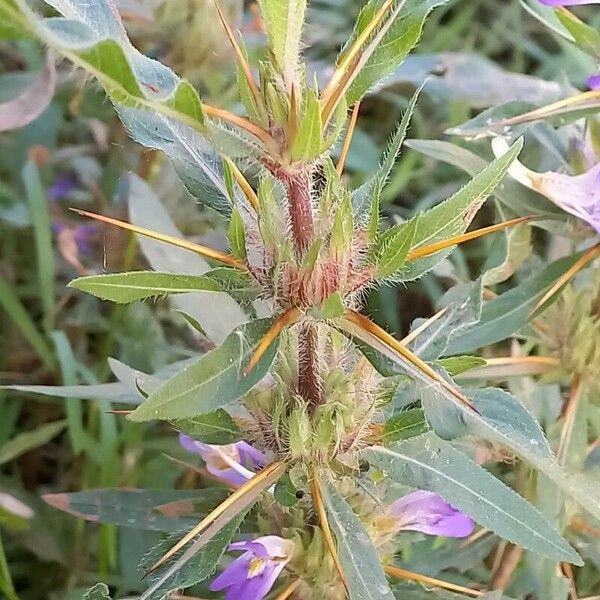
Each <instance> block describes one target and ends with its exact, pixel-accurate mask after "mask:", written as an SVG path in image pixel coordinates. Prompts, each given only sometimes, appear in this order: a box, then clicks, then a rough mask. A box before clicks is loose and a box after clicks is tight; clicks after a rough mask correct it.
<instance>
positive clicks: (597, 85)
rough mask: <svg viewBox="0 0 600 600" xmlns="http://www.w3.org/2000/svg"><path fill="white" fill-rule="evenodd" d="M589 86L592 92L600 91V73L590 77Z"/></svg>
mask: <svg viewBox="0 0 600 600" xmlns="http://www.w3.org/2000/svg"><path fill="white" fill-rule="evenodd" d="M599 2H600V0H599ZM587 86H588V87H589V88H590V90H600V73H598V74H597V75H592V76H591V77H588V79H587Z"/></svg>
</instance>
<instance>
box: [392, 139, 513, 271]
mask: <svg viewBox="0 0 600 600" xmlns="http://www.w3.org/2000/svg"><path fill="white" fill-rule="evenodd" d="M522 147H523V140H522V139H519V140H517V141H516V142H515V143H514V144H513V145H512V146H511V149H510V151H509V152H507V153H506V154H505V155H504V156H502V157H500V158H497V159H496V160H494V161H492V162H491V163H490V164H489V165H487V166H486V167H485V168H484V169H483V170H482V171H481V172H480V173H479V174H478V175H476V176H475V177H474V178H473V179H471V181H469V183H467V184H466V185H465V186H464V187H463V188H462V189H460V190H459V191H458V192H456V194H454V195H453V196H452V197H450V198H448V200H445V201H444V202H442V203H441V204H438V205H437V206H435V207H434V208H432V209H430V210H428V211H427V212H425V213H422V214H420V215H417V217H414V218H413V219H411V220H410V221H407V222H406V223H401V224H399V225H396V226H395V227H393V228H392V229H391V230H390V231H392V232H396V231H399V230H401V229H404V228H408V227H410V226H412V225H411V223H412V221H414V220H415V219H417V218H418V219H419V223H418V225H417V226H416V233H415V236H414V242H413V248H412V249H414V248H418V247H421V246H428V245H430V244H434V243H436V242H440V241H443V240H446V239H448V238H450V237H453V236H457V235H460V234H462V233H464V232H465V231H466V230H467V227H468V226H469V224H470V223H471V221H472V220H473V217H474V216H475V214H476V213H477V211H478V210H479V209H480V208H481V206H482V204H483V203H484V202H485V201H486V199H487V198H488V197H489V196H490V194H491V193H492V192H493V191H494V190H495V189H496V187H497V186H498V184H499V183H500V182H501V181H502V178H503V177H504V175H505V173H506V171H507V170H508V167H509V166H510V165H511V164H512V162H513V161H514V159H515V158H516V157H517V155H518V154H519V152H520V151H521V148H522ZM388 235H396V233H389V234H388ZM398 235H399V234H398ZM450 252H451V248H449V249H447V250H442V251H440V252H436V253H435V254H432V255H430V256H425V257H422V258H417V259H415V260H412V261H410V262H407V263H406V264H405V265H404V267H403V268H402V269H401V270H400V271H399V272H398V273H397V274H395V277H396V278H398V279H399V280H400V281H411V280H413V279H416V278H418V277H421V276H422V275H423V274H425V273H426V272H427V271H429V270H431V269H433V267H434V266H435V265H436V264H437V263H439V262H440V261H441V260H443V259H444V258H445V257H446V256H447V255H448V254H449V253H450Z"/></svg>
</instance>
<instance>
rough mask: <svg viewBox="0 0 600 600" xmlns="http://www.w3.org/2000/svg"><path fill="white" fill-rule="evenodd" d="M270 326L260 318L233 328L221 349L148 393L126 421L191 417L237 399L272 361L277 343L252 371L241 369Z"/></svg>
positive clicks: (216, 349) (211, 352)
mask: <svg viewBox="0 0 600 600" xmlns="http://www.w3.org/2000/svg"><path fill="white" fill-rule="evenodd" d="M272 323H273V321H272V319H260V320H257V321H253V322H252V323H248V324H247V325H242V326H241V327H239V328H237V329H236V330H234V331H233V332H232V333H231V334H229V336H228V337H227V339H226V340H225V341H224V342H223V344H222V345H221V346H219V347H218V348H215V349H214V350H211V351H210V352H208V353H207V354H205V355H204V356H203V357H202V358H201V359H200V360H199V361H198V362H196V363H195V364H193V365H191V366H190V367H188V368H187V369H185V370H183V371H182V372H181V373H178V374H177V375H175V377H173V378H172V379H170V380H169V381H167V383H165V385H163V386H162V387H161V388H159V389H158V390H157V391H156V392H154V393H152V394H150V396H148V398H147V400H146V401H145V402H144V403H143V404H142V405H141V406H139V407H138V408H137V409H136V410H135V411H134V412H133V413H132V414H131V415H130V416H129V418H130V419H132V420H133V421H150V420H152V419H167V420H172V419H181V418H185V417H194V416H196V415H199V414H202V413H207V412H212V411H214V410H216V409H217V408H220V407H222V406H225V405H226V404H229V403H231V402H233V401H234V400H237V399H238V398H241V397H242V396H243V395H244V394H246V392H248V391H249V390H250V389H252V388H253V387H254V386H255V385H256V384H257V383H258V382H259V381H260V380H261V379H262V378H263V377H264V376H265V375H266V374H267V371H268V370H269V367H270V365H271V363H272V362H273V359H274V358H275V354H276V352H277V348H278V343H277V340H275V342H274V343H272V344H271V346H270V347H269V348H268V349H267V350H266V351H265V353H264V354H263V356H262V357H261V359H260V360H259V361H258V364H257V365H256V366H255V367H254V369H253V370H252V371H251V372H250V373H249V374H248V375H245V374H244V368H245V367H246V365H247V363H248V361H249V360H250V358H251V356H252V355H253V353H254V351H255V350H256V348H257V347H258V345H259V343H260V341H261V339H262V338H263V336H264V335H265V334H266V333H267V331H268V330H269V328H270V326H271V325H272Z"/></svg>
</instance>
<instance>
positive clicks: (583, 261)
mask: <svg viewBox="0 0 600 600" xmlns="http://www.w3.org/2000/svg"><path fill="white" fill-rule="evenodd" d="M598 256H600V242H599V243H597V244H595V245H594V246H592V247H591V248H590V249H589V250H588V251H587V252H585V254H583V255H582V256H581V257H580V258H579V260H577V262H576V263H575V264H574V265H573V266H572V267H571V268H570V269H568V270H567V271H565V272H564V273H563V274H562V275H561V276H560V277H559V278H558V279H557V280H556V283H555V284H554V285H553V286H552V287H551V288H550V289H549V290H548V291H547V292H546V293H545V294H544V296H543V297H542V299H541V300H540V301H539V302H538V303H537V304H536V305H535V308H534V309H533V310H532V311H531V312H532V314H533V313H535V312H536V311H537V310H538V309H539V308H540V307H542V306H543V305H544V304H546V302H548V300H550V298H552V296H554V294H556V293H558V292H559V291H560V290H561V289H562V288H563V286H565V285H566V284H567V283H568V282H569V281H570V280H571V279H573V277H575V275H577V273H579V271H581V269H583V268H584V267H585V266H586V265H587V264H588V263H590V262H592V261H593V260H594V259H595V258H597V257H598Z"/></svg>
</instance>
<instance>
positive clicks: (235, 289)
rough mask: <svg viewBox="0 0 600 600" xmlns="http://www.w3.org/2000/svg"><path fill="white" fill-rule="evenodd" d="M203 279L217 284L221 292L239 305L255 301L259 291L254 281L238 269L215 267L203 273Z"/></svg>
mask: <svg viewBox="0 0 600 600" xmlns="http://www.w3.org/2000/svg"><path fill="white" fill-rule="evenodd" d="M204 277H208V278H209V279H211V280H213V281H215V282H217V283H218V284H219V286H220V287H221V290H222V291H223V292H225V293H227V294H229V295H230V296H231V297H232V298H235V300H237V301H238V302H241V303H248V302H251V301H252V300H255V299H256V297H257V296H258V295H259V294H260V291H261V290H260V288H259V286H258V284H257V283H256V280H255V279H254V278H253V277H252V276H251V275H250V274H249V273H247V272H246V271H242V270H240V269H234V268H231V267H217V268H216V269H211V270H210V271H207V272H206V273H204Z"/></svg>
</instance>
